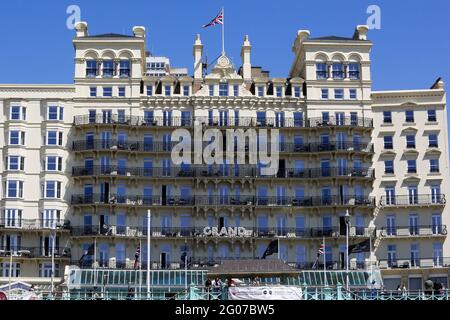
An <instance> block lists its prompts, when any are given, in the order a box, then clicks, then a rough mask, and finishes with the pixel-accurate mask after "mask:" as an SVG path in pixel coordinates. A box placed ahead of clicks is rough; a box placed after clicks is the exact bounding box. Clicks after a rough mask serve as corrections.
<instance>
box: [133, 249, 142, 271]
mask: <svg viewBox="0 0 450 320" xmlns="http://www.w3.org/2000/svg"><path fill="white" fill-rule="evenodd" d="M140 256H141V245H140V244H138V246H137V248H136V253H135V254H134V270H136V269H137V268H138V266H139V258H140Z"/></svg>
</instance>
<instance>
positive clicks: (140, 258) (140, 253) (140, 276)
mask: <svg viewBox="0 0 450 320" xmlns="http://www.w3.org/2000/svg"><path fill="white" fill-rule="evenodd" d="M141 298H142V240H141V239H139V300H140V299H141Z"/></svg>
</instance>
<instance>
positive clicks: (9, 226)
mask: <svg viewBox="0 0 450 320" xmlns="http://www.w3.org/2000/svg"><path fill="white" fill-rule="evenodd" d="M69 226H70V222H69V221H68V220H57V219H54V220H52V219H4V218H0V230H3V229H6V230H50V229H52V228H56V230H68V228H69Z"/></svg>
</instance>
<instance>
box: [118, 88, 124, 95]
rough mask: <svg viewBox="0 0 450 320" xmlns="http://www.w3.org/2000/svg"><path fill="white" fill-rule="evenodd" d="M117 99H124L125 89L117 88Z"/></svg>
mask: <svg viewBox="0 0 450 320" xmlns="http://www.w3.org/2000/svg"><path fill="white" fill-rule="evenodd" d="M119 97H125V87H119Z"/></svg>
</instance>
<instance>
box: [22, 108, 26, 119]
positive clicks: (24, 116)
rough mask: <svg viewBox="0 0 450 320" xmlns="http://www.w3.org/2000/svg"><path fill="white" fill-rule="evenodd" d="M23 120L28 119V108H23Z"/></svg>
mask: <svg viewBox="0 0 450 320" xmlns="http://www.w3.org/2000/svg"><path fill="white" fill-rule="evenodd" d="M22 120H27V108H25V107H23V108H22Z"/></svg>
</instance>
